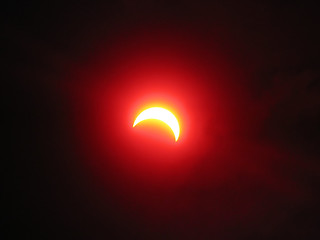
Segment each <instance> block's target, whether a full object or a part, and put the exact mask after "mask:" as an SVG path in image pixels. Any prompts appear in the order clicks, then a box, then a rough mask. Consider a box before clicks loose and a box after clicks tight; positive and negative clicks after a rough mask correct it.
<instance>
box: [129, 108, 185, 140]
mask: <svg viewBox="0 0 320 240" xmlns="http://www.w3.org/2000/svg"><path fill="white" fill-rule="evenodd" d="M148 119H157V120H160V121H162V122H164V123H166V124H167V125H168V126H169V127H170V128H171V130H172V132H173V134H174V137H175V141H178V139H179V135H180V126H179V122H178V120H177V118H176V117H175V116H174V115H173V114H172V113H171V112H170V111H169V110H167V109H164V108H161V107H152V108H148V109H146V110H144V111H142V112H141V113H140V114H139V115H138V117H137V118H136V120H135V121H134V123H133V127H135V126H136V125H137V124H138V123H139V122H141V121H143V120H148Z"/></svg>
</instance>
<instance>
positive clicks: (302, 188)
mask: <svg viewBox="0 0 320 240" xmlns="http://www.w3.org/2000/svg"><path fill="white" fill-rule="evenodd" d="M3 10H4V14H2V15H3V16H2V17H3V18H4V19H3V22H4V28H3V30H2V35H3V38H4V40H5V43H4V44H3V45H2V46H3V50H4V60H5V61H4V63H3V65H2V66H3V69H4V77H3V82H4V85H3V88H2V90H3V102H4V103H5V107H6V108H7V109H8V110H9V113H8V115H6V116H5V118H7V117H8V119H9V125H8V126H9V130H10V136H9V142H10V144H9V145H10V148H9V149H10V150H9V155H8V156H9V158H7V157H6V158H5V159H4V161H6V162H8V163H9V168H8V169H7V168H5V173H4V198H5V200H7V202H8V203H7V204H6V205H4V207H5V208H6V209H5V210H7V211H6V212H8V215H7V214H6V215H4V217H3V223H4V230H3V231H2V232H3V233H4V234H5V235H6V238H4V239H17V237H19V238H20V239H22V238H23V239H317V238H319V237H320V230H319V224H318V222H320V219H319V216H320V208H319V203H320V192H319V189H320V181H319V180H320V147H319V142H320V139H319V136H320V131H319V130H320V129H319V126H320V125H319V123H320V85H319V83H320V60H319V59H320V44H319V43H320V32H319V29H320V27H319V26H320V18H319V13H318V11H317V8H316V5H315V4H312V3H309V2H307V1H301V2H298V1H284V2H281V3H280V2H278V1H269V2H268V3H258V2H256V1H217V2H214V1H201V0H200V1H189V0H187V1H153V0H151V1H147V0H143V1H135V0H134V1H129V0H123V1H115V2H109V1H62V2H59V1H53V2H50V1H41V2H34V1H7V3H6V4H5V7H4V8H3ZM168 56H170V57H169V58H168ZM157 64H158V65H157ZM160 65H161V66H162V68H161V67H158V66H160ZM141 66H145V68H146V69H149V70H150V69H153V70H150V71H154V72H157V71H158V72H157V73H159V74H162V73H161V69H165V70H168V69H175V68H176V69H178V68H179V69H180V70H179V71H180V72H181V71H182V72H185V75H188V74H187V73H189V72H192V74H194V75H195V76H201V79H202V80H199V81H197V80H195V79H194V78H192V77H190V79H188V80H176V81H175V80H174V79H173V80H170V81H171V82H170V81H169V80H168V82H165V83H157V82H152V81H150V80H141V82H139V81H140V80H139V81H138V80H137V81H138V82H139V83H140V84H141V83H143V84H146V85H147V86H149V87H150V88H149V89H158V88H160V87H161V86H162V87H163V86H166V85H165V84H169V85H170V86H171V88H170V87H168V89H169V88H170V89H171V90H172V89H175V87H176V86H177V85H181V86H182V87H181V94H180V96H184V98H185V99H184V100H185V102H187V104H186V105H187V108H188V107H189V109H196V112H197V114H199V115H200V117H199V118H200V120H199V122H198V125H199V126H197V129H198V130H199V132H200V133H199V135H198V136H200V137H199V139H201V140H199V141H198V143H197V144H198V145H196V143H194V144H192V142H191V143H190V142H188V144H191V145H188V146H189V147H190V146H191V147H190V149H192V154H191V155H187V154H185V155H183V156H180V157H179V159H180V158H181V159H184V160H185V162H187V163H191V162H192V167H190V168H188V167H185V166H184V167H182V166H181V165H180V166H178V165H177V166H178V167H177V169H178V170H177V169H175V168H174V167H172V168H171V167H168V168H170V170H163V169H162V170H159V169H156V167H155V165H154V166H153V165H152V164H151V165H150V166H149V165H147V166H146V167H145V169H143V170H137V169H138V167H137V166H136V165H134V166H135V167H136V168H135V169H134V170H132V169H130V167H123V166H120V165H121V164H123V163H126V161H128V160H130V161H131V160H132V161H133V162H134V161H136V160H137V159H139V157H137V156H139V155H137V153H131V152H130V149H131V148H130V147H128V146H127V145H128V143H126V144H127V145H124V146H126V147H124V148H123V149H124V150H123V151H124V153H120V152H121V149H122V147H121V146H120V145H119V144H120V143H119V139H118V138H117V139H116V140H112V139H113V138H114V136H115V134H116V132H115V130H107V131H109V132H107V134H106V135H105V136H104V137H105V138H106V139H107V140H106V141H105V142H104V141H103V140H102V139H101V138H100V137H101V136H102V135H103V134H100V133H98V132H99V131H100V130H99V128H100V127H101V126H102V125H99V124H101V122H103V121H104V120H105V122H106V124H109V123H110V124H109V125H113V124H115V122H117V120H119V119H116V118H113V117H114V116H118V115H117V111H119V110H115V107H114V106H121V104H122V103H123V102H126V101H132V99H133V100H134V97H135V96H137V95H139V91H138V90H136V89H137V88H135V85H137V84H136V83H138V82H137V81H136V80H134V79H125V80H123V78H125V77H124V76H127V75H131V76H139V73H138V72H139V71H140V70H139V69H141ZM168 66H170V67H171V68H169V67H168ZM190 66H192V67H190ZM142 69H143V67H142ZM154 69H156V70H154ZM181 69H182V70H181ZM168 71H169V70H168ZM123 72H125V74H124V73H123ZM123 74H124V75H123ZM135 74H136V75H135ZM192 74H190V76H191V75H192ZM192 76H193V75H192ZM137 78H138V77H137ZM199 79H200V77H199ZM169 85H168V86H169ZM195 86H196V87H199V89H198V88H196V87H195ZM145 89H147V88H145ZM198 90H199V92H201V93H202V94H200V93H199V92H197V93H194V94H192V92H193V91H194V92H196V91H198ZM101 92H105V95H107V97H106V99H107V100H106V106H107V107H106V108H107V109H109V110H110V111H111V112H109V115H108V113H104V112H103V111H104V110H102V108H103V107H102V106H103V104H101V103H98V101H99V100H100V95H99V94H101ZM173 92H174V91H173ZM190 92H191V94H190ZM171 93H172V91H171ZM188 94H189V95H188ZM186 96H187V97H186ZM122 98H123V99H124V100H121V101H122V102H121V103H118V100H119V99H122ZM114 102H116V103H114ZM115 104H118V105H115ZM112 113H114V114H112ZM104 114H105V115H104ZM101 116H104V117H106V116H107V117H106V119H104V118H103V117H102V120H101V119H100V120H99V121H98V120H97V119H98V118H101ZM120 122H121V120H120ZM119 124H120V123H119ZM116 126H118V125H116ZM101 131H102V130H101ZM128 139H129V137H128ZM161 146H162V145H160V148H161ZM195 146H197V147H195ZM200 148H201V149H202V150H201V153H200V150H199V149H200ZM97 149H99V150H97ZM101 149H102V150H101ZM190 151H191V150H190ZM151 152H152V151H151ZM184 153H185V152H184ZM174 154H176V153H174ZM175 156H177V155H175ZM143 159H148V157H145V158H143ZM150 159H152V158H151V157H150V156H149V160H150ZM171 160H172V159H171ZM115 162H121V164H120V165H119V164H118V163H115ZM117 164H118V165H119V166H120V167H119V166H118V165H117ZM186 165H187V164H186ZM148 166H149V167H150V168H149V169H148ZM190 166H191V165H190ZM162 167H163V166H162ZM164 168H166V167H164ZM181 169H182V170H181ZM147 173H148V174H150V175H148V174H147ZM150 176H151V177H150Z"/></svg>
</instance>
